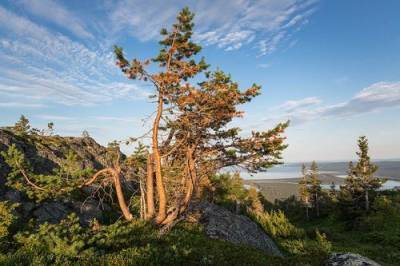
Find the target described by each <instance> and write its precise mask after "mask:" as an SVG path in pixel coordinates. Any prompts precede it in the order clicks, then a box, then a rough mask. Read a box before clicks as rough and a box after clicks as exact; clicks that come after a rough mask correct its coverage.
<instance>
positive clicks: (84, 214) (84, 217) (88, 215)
mask: <svg viewBox="0 0 400 266" xmlns="http://www.w3.org/2000/svg"><path fill="white" fill-rule="evenodd" d="M73 209H74V212H75V213H76V214H77V215H78V217H79V221H80V223H81V224H83V225H89V224H90V222H91V221H92V220H93V219H97V220H102V218H103V212H102V210H101V209H100V206H99V202H98V201H95V200H88V201H85V202H79V201H76V202H74V203H73Z"/></svg>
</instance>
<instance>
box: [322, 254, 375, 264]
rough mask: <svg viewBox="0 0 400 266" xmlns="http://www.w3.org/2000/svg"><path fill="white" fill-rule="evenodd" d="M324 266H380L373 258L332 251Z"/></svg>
mask: <svg viewBox="0 0 400 266" xmlns="http://www.w3.org/2000/svg"><path fill="white" fill-rule="evenodd" d="M325 265H326V266H380V264H378V263H376V262H375V261H373V260H370V259H368V258H366V257H363V256H361V255H359V254H354V253H333V254H332V255H331V256H330V257H329V259H328V260H327V261H326V263H325Z"/></svg>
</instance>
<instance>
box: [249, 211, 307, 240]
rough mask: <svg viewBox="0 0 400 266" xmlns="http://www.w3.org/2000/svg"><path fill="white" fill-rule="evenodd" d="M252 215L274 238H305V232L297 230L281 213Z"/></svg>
mask: <svg viewBox="0 0 400 266" xmlns="http://www.w3.org/2000/svg"><path fill="white" fill-rule="evenodd" d="M250 215H251V216H252V217H253V219H254V220H256V221H257V222H258V223H259V224H260V225H261V227H262V228H263V229H264V230H265V231H266V232H267V233H268V234H269V235H270V236H272V237H273V238H284V239H293V238H301V237H304V230H302V229H299V228H297V227H296V226H294V225H293V224H292V223H290V221H289V220H288V219H287V217H286V216H285V214H284V213H283V212H282V211H281V210H278V211H270V212H263V213H261V214H252V213H250Z"/></svg>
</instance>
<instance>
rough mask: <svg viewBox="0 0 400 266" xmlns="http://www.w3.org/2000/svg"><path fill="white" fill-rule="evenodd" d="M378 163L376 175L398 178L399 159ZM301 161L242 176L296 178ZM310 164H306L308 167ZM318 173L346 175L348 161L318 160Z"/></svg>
mask: <svg viewBox="0 0 400 266" xmlns="http://www.w3.org/2000/svg"><path fill="white" fill-rule="evenodd" d="M376 164H377V165H378V172H377V175H378V176H382V177H386V178H389V179H391V178H393V179H400V161H380V162H376ZM301 166H302V164H301V163H288V164H282V165H277V166H274V167H272V168H271V169H268V171H267V172H263V173H258V174H253V175H250V174H245V173H242V174H241V175H242V177H243V178H245V179H278V178H279V179H280V178H298V177H301V175H302V174H301ZM309 166H310V164H308V165H307V167H309ZM318 167H319V169H320V173H322V174H332V175H335V176H337V177H346V173H347V168H348V163H347V162H333V163H329V162H320V163H318Z"/></svg>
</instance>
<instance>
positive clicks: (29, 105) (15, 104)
mask: <svg viewBox="0 0 400 266" xmlns="http://www.w3.org/2000/svg"><path fill="white" fill-rule="evenodd" d="M0 107H10V108H43V107H45V106H44V105H43V104H40V103H24V102H0Z"/></svg>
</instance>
